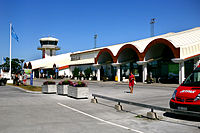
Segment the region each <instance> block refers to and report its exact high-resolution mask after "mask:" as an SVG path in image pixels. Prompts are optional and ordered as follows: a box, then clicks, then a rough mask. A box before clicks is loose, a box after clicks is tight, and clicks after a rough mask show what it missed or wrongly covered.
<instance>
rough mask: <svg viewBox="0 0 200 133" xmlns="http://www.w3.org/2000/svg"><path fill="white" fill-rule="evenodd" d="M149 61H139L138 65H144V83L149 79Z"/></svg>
mask: <svg viewBox="0 0 200 133" xmlns="http://www.w3.org/2000/svg"><path fill="white" fill-rule="evenodd" d="M147 63H148V62H147V61H137V64H138V65H142V82H143V83H144V82H145V80H146V79H147Z"/></svg>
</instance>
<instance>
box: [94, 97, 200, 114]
mask: <svg viewBox="0 0 200 133" xmlns="http://www.w3.org/2000/svg"><path fill="white" fill-rule="evenodd" d="M92 96H93V97H94V99H96V97H99V98H102V99H106V100H110V101H114V102H118V105H120V103H125V104H129V105H135V106H139V107H144V108H149V109H151V112H153V110H160V111H164V112H169V113H175V114H181V115H189V116H194V117H200V112H194V111H185V110H177V109H170V108H164V107H159V106H154V105H148V104H143V103H137V102H131V101H127V100H121V99H117V98H111V97H107V96H102V95H98V94H92Z"/></svg>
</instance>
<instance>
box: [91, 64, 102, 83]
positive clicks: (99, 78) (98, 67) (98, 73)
mask: <svg viewBox="0 0 200 133" xmlns="http://www.w3.org/2000/svg"><path fill="white" fill-rule="evenodd" d="M93 66H94V67H96V68H97V81H100V80H101V77H100V76H101V73H100V68H101V65H100V64H94V65H93Z"/></svg>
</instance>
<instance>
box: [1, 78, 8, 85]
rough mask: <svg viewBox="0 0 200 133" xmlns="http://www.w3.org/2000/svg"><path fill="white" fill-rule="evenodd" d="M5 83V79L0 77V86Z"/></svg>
mask: <svg viewBox="0 0 200 133" xmlns="http://www.w3.org/2000/svg"><path fill="white" fill-rule="evenodd" d="M6 83H7V79H6V78H2V77H0V86H4V85H6Z"/></svg>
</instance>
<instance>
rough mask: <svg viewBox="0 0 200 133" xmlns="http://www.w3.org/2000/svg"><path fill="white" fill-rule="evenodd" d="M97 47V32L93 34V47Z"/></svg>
mask: <svg viewBox="0 0 200 133" xmlns="http://www.w3.org/2000/svg"><path fill="white" fill-rule="evenodd" d="M96 47H97V34H95V35H94V48H96Z"/></svg>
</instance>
